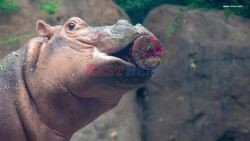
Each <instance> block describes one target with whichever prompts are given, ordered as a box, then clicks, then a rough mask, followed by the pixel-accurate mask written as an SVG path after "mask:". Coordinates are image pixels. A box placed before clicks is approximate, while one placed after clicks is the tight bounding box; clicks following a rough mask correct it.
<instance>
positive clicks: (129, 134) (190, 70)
mask: <svg viewBox="0 0 250 141" xmlns="http://www.w3.org/2000/svg"><path fill="white" fill-rule="evenodd" d="M115 3H116V4H115ZM166 3H167V4H166ZM172 4H175V5H172ZM118 5H119V6H120V7H122V8H119V6H118ZM177 5H178V6H177ZM126 13H127V14H128V15H127V14H126ZM72 16H78V17H81V18H83V19H84V20H86V21H87V23H89V24H90V25H93V26H95V25H107V24H113V23H115V22H116V21H117V20H118V19H121V18H125V19H131V22H132V23H137V22H140V23H143V24H144V26H146V27H147V28H148V29H149V30H150V31H152V32H153V33H154V34H155V35H156V36H157V37H158V38H159V39H160V41H161V42H162V44H163V46H164V48H165V55H164V59H163V61H162V65H161V66H160V67H159V68H158V69H157V70H156V71H155V74H154V76H153V77H152V79H151V80H150V81H149V82H148V83H147V84H146V85H145V86H143V87H141V88H139V89H137V90H134V91H132V92H130V93H129V94H127V95H126V96H125V97H123V99H122V100H121V102H120V103H119V105H118V106H117V107H116V108H114V109H113V110H111V111H109V112H107V113H106V114H104V115H102V116H101V117H99V118H98V119H97V120H95V121H94V122H93V123H91V124H89V125H88V126H87V127H85V128H83V129H81V130H80V131H79V132H77V133H75V135H74V136H73V137H72V139H71V141H250V85H249V84H250V20H249V18H250V1H249V0H216V1H215V0H209V1H206V0H175V1H174V0H114V1H112V0H71V1H69V0H16V1H14V0H0V31H1V32H0V58H3V57H4V56H5V55H6V54H8V53H10V52H12V51H14V50H16V49H18V48H19V47H22V46H23V45H25V43H26V42H27V41H28V40H29V39H30V38H32V37H34V36H36V32H35V23H36V21H37V20H38V19H43V20H46V21H47V22H49V23H50V24H52V25H56V24H62V23H63V22H64V21H65V20H67V19H68V18H69V17H72ZM129 17H130V18H129Z"/></svg>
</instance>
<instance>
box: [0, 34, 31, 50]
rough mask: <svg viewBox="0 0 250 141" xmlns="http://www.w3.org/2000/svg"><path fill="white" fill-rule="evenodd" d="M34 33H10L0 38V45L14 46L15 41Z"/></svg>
mask: <svg viewBox="0 0 250 141" xmlns="http://www.w3.org/2000/svg"><path fill="white" fill-rule="evenodd" d="M35 35H36V34H35V33H24V34H20V35H10V36H8V37H3V38H2V39H1V40H0V45H1V46H3V47H4V46H7V45H10V46H14V45H15V44H16V42H18V41H20V40H23V39H27V38H31V37H34V36H35Z"/></svg>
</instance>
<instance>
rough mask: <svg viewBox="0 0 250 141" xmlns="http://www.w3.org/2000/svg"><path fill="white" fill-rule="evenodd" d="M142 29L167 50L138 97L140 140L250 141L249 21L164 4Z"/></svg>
mask: <svg viewBox="0 0 250 141" xmlns="http://www.w3.org/2000/svg"><path fill="white" fill-rule="evenodd" d="M144 25H145V26H146V27H147V28H148V29H149V30H150V31H152V32H153V33H154V34H156V36H157V37H159V39H160V41H161V42H162V43H163V46H164V47H165V50H166V52H165V56H164V60H163V62H162V66H161V67H160V68H159V69H158V70H157V71H156V73H155V76H154V77H153V79H152V80H151V81H150V82H149V83H148V84H147V86H146V87H145V90H144V93H142V94H141V97H143V99H144V101H143V107H144V108H143V109H144V124H143V128H142V129H143V131H142V132H143V139H142V140H143V141H248V140H250V122H249V121H250V95H249V94H250V85H249V84H250V63H249V59H250V40H249V39H250V28H249V27H250V20H246V19H242V18H240V17H237V16H231V17H229V18H228V19H227V20H226V19H225V16H224V15H223V12H219V11H208V12H201V11H199V10H187V9H184V8H181V7H176V6H171V5H164V6H161V7H158V8H156V9H155V10H153V11H151V12H150V14H149V15H148V17H147V18H146V19H145V21H144Z"/></svg>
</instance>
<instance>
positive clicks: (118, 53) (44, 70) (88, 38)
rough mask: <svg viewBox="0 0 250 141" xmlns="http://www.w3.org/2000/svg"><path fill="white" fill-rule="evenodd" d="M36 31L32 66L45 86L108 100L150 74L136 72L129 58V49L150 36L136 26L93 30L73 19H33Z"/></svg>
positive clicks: (122, 24)
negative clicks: (37, 41) (37, 46)
mask: <svg viewBox="0 0 250 141" xmlns="http://www.w3.org/2000/svg"><path fill="white" fill-rule="evenodd" d="M37 31H38V33H39V35H40V36H42V37H43V38H42V39H41V40H43V41H42V45H41V47H40V49H39V54H37V56H36V57H35V58H37V60H36V61H34V62H35V66H33V67H35V69H34V70H35V71H34V72H38V73H37V76H40V78H39V80H40V81H45V82H44V83H45V84H48V87H52V88H53V87H56V86H57V85H60V86H63V87H65V88H67V90H68V91H70V93H71V94H74V95H75V96H78V97H80V98H98V97H100V99H103V98H108V99H110V101H112V99H115V97H118V98H120V97H121V95H122V94H124V92H126V91H128V90H129V89H133V88H135V87H137V86H138V85H140V84H142V83H143V82H145V81H146V80H148V78H150V76H151V70H144V69H140V68H139V67H137V66H136V65H135V64H134V63H133V62H132V61H131V60H132V59H130V57H129V53H130V52H129V51H128V48H129V45H130V46H131V43H132V42H133V41H134V40H135V39H137V38H138V37H140V36H143V35H149V34H151V33H150V32H149V31H147V30H146V29H145V28H144V27H143V26H142V25H140V24H137V25H136V26H133V25H131V24H130V23H129V22H128V21H127V20H119V21H118V22H117V23H115V24H114V25H111V26H103V27H92V26H89V25H88V24H87V23H86V22H85V21H83V20H82V19H80V18H78V17H73V18H71V19H69V20H68V21H67V22H66V23H65V24H64V25H63V26H61V25H60V26H54V27H52V26H50V25H48V24H47V23H45V22H44V21H38V22H37ZM30 44H32V41H31V43H30ZM30 46H33V45H30ZM31 54H32V53H31ZM33 56H34V54H33ZM158 62H159V61H158ZM33 64H34V63H33ZM53 85H56V86H53ZM112 93H114V94H112ZM107 95H110V96H111V97H107ZM115 101H117V100H115Z"/></svg>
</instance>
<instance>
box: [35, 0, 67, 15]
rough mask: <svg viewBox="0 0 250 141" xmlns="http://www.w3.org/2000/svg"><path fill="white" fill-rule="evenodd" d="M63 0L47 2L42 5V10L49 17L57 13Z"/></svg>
mask: <svg viewBox="0 0 250 141" xmlns="http://www.w3.org/2000/svg"><path fill="white" fill-rule="evenodd" d="M61 2H62V0H51V1H47V2H42V3H40V6H39V7H40V9H41V10H42V11H44V12H46V13H47V14H49V15H53V14H55V13H56V10H57V8H58V6H59V5H60V4H61Z"/></svg>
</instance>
